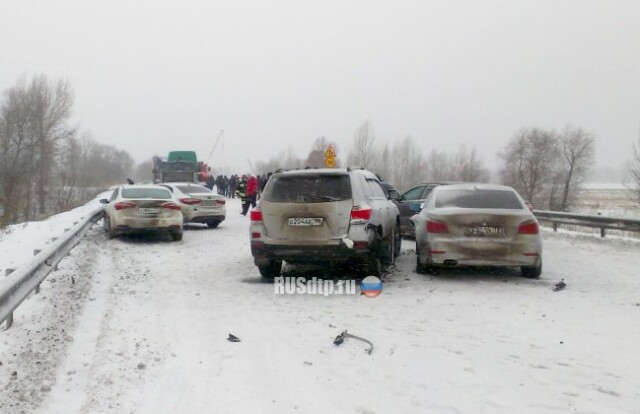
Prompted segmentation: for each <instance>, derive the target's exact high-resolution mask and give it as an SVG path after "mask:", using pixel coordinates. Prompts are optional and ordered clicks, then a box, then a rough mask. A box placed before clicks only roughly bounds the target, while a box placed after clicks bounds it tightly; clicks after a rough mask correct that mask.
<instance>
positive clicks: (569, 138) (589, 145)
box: [559, 127, 596, 211]
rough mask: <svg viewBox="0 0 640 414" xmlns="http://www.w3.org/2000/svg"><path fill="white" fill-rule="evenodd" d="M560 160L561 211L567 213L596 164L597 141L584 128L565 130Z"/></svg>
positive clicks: (562, 137) (561, 140) (568, 128)
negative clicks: (577, 192)
mask: <svg viewBox="0 0 640 414" xmlns="http://www.w3.org/2000/svg"><path fill="white" fill-rule="evenodd" d="M560 148H561V157H560V160H559V170H560V177H561V179H562V198H561V199H560V204H559V210H560V211H567V210H568V209H569V207H570V206H571V204H572V202H573V201H574V198H575V194H576V191H577V190H578V188H579V186H580V184H581V183H582V182H583V181H584V178H585V177H586V175H587V174H588V172H589V171H590V169H591V167H592V166H593V164H594V157H595V152H596V150H595V139H594V137H593V135H591V134H589V133H588V132H585V131H584V130H583V129H582V128H577V129H572V128H570V127H567V128H565V131H564V133H563V134H562V136H561V137H560Z"/></svg>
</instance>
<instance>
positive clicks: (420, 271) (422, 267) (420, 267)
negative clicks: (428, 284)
mask: <svg viewBox="0 0 640 414" xmlns="http://www.w3.org/2000/svg"><path fill="white" fill-rule="evenodd" d="M416 273H418V274H421V275H424V274H425V273H427V267H426V266H425V265H423V264H422V263H420V256H416Z"/></svg>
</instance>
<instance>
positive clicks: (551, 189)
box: [499, 127, 595, 211]
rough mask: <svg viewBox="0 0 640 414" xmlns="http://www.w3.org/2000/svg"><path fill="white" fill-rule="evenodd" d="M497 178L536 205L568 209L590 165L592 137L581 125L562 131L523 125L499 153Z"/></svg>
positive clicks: (592, 162) (593, 149) (591, 165)
mask: <svg viewBox="0 0 640 414" xmlns="http://www.w3.org/2000/svg"><path fill="white" fill-rule="evenodd" d="M499 158H500V159H501V161H502V169H501V170H500V178H501V180H502V182H503V183H504V184H507V185H510V186H512V187H514V188H515V189H516V190H517V191H518V192H519V193H520V194H521V195H522V196H523V197H524V198H525V199H527V200H528V201H530V202H531V203H533V205H534V206H536V207H537V208H548V209H549V210H556V211H568V210H569V209H570V208H571V206H572V205H573V203H574V202H575V200H576V194H577V192H578V190H579V188H580V185H581V184H582V182H583V181H584V179H585V178H586V176H587V174H588V172H589V170H590V169H591V168H592V167H593V164H594V159H595V138H594V136H593V135H592V134H590V133H589V132H587V131H585V130H583V129H582V128H571V127H566V128H565V129H564V131H562V132H561V133H556V132H554V131H548V130H543V129H540V128H523V129H521V130H520V131H518V133H516V134H515V135H514V136H513V137H512V138H511V140H510V141H509V143H508V144H507V145H506V147H505V148H504V149H503V150H502V152H500V154H499Z"/></svg>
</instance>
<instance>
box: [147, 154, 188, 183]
mask: <svg viewBox="0 0 640 414" xmlns="http://www.w3.org/2000/svg"><path fill="white" fill-rule="evenodd" d="M153 182H154V183H170V182H192V183H197V182H198V158H197V157H196V153H195V151H171V152H170V153H169V156H168V157H167V159H166V160H163V159H161V158H160V157H153Z"/></svg>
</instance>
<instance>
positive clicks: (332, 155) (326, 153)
mask: <svg viewBox="0 0 640 414" xmlns="http://www.w3.org/2000/svg"><path fill="white" fill-rule="evenodd" d="M324 157H325V158H335V157H336V150H334V149H333V146H331V145H329V146H328V147H327V149H326V150H325V151H324Z"/></svg>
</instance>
